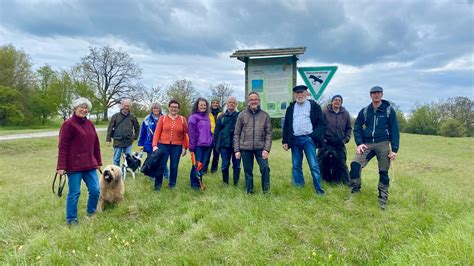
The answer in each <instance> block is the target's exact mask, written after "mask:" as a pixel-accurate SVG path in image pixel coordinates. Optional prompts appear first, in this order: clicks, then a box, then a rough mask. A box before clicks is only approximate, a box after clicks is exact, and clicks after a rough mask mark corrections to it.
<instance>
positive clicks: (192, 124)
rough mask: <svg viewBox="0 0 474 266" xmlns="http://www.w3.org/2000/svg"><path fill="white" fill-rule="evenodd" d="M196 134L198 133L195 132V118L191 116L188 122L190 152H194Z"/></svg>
mask: <svg viewBox="0 0 474 266" xmlns="http://www.w3.org/2000/svg"><path fill="white" fill-rule="evenodd" d="M198 134H199V132H197V121H196V118H195V117H194V116H193V115H191V116H190V117H189V121H188V135H189V150H190V151H191V152H194V150H196V145H197V139H198Z"/></svg>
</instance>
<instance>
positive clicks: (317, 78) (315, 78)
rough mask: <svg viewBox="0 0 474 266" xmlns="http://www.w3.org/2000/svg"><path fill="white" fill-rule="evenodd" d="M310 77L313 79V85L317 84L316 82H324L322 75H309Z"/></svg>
mask: <svg viewBox="0 0 474 266" xmlns="http://www.w3.org/2000/svg"><path fill="white" fill-rule="evenodd" d="M308 78H309V79H311V84H313V85H315V84H316V82H319V84H323V80H322V79H321V76H315V75H309V77H308Z"/></svg>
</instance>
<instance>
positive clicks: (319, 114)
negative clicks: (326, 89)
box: [311, 103, 326, 145]
mask: <svg viewBox="0 0 474 266" xmlns="http://www.w3.org/2000/svg"><path fill="white" fill-rule="evenodd" d="M313 108H314V114H315V118H314V119H315V121H311V122H312V123H313V136H314V139H315V140H316V141H318V142H319V143H320V144H321V143H322V142H323V137H324V131H325V130H326V123H325V122H324V118H323V111H322V110H321V106H319V104H317V103H315V104H314V107H313ZM315 144H316V145H317V144H318V143H315Z"/></svg>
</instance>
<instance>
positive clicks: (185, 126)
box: [181, 116, 189, 156]
mask: <svg viewBox="0 0 474 266" xmlns="http://www.w3.org/2000/svg"><path fill="white" fill-rule="evenodd" d="M182 119H183V120H182V122H183V148H182V151H181V156H184V155H186V150H187V149H189V134H188V131H189V129H188V122H187V121H186V118H185V117H183V116H182Z"/></svg>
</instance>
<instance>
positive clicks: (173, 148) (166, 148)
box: [155, 144, 183, 190]
mask: <svg viewBox="0 0 474 266" xmlns="http://www.w3.org/2000/svg"><path fill="white" fill-rule="evenodd" d="M158 149H159V150H161V151H163V156H165V160H166V161H168V158H169V159H170V172H169V178H170V182H169V184H168V187H169V188H173V187H175V186H176V179H177V178H178V166H179V159H180V158H181V152H182V151H183V146H182V145H175V144H158ZM162 184H163V176H156V177H155V190H160V189H161V185H162Z"/></svg>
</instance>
